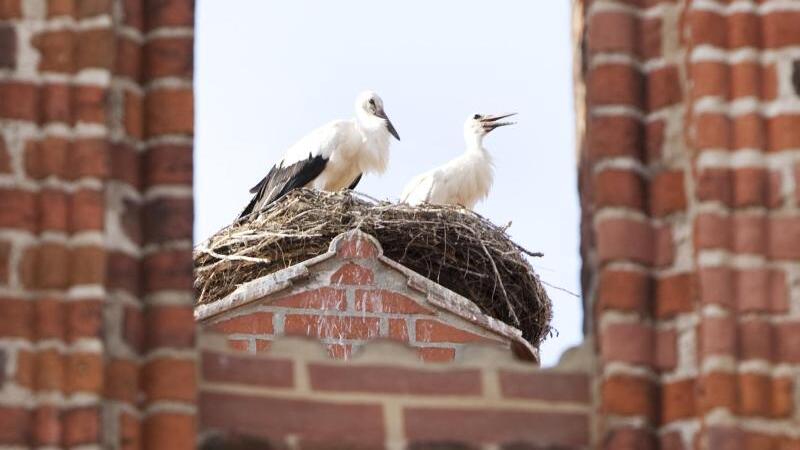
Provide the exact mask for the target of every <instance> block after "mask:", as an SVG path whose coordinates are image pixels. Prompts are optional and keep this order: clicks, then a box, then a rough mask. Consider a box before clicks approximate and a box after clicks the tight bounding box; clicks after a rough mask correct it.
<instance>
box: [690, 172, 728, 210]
mask: <svg viewBox="0 0 800 450" xmlns="http://www.w3.org/2000/svg"><path fill="white" fill-rule="evenodd" d="M732 178H733V177H732V173H731V171H730V170H728V169H705V170H702V171H701V172H700V173H699V175H698V177H697V192H696V194H697V198H698V200H701V201H709V202H720V203H722V204H724V205H731V204H732V203H733V202H732V198H731V197H732V195H733V182H732Z"/></svg>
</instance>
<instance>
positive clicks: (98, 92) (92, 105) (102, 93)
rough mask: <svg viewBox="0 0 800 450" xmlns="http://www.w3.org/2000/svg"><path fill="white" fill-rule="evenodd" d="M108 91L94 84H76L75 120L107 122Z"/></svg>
mask: <svg viewBox="0 0 800 450" xmlns="http://www.w3.org/2000/svg"><path fill="white" fill-rule="evenodd" d="M107 94H108V91H107V90H106V89H105V88H99V87H94V86H76V87H74V88H73V90H72V98H73V103H72V106H73V108H74V109H75V111H74V113H75V120H76V121H78V122H83V123H98V124H104V123H105V122H106V103H107V98H106V97H107Z"/></svg>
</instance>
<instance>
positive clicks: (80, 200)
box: [69, 189, 106, 233]
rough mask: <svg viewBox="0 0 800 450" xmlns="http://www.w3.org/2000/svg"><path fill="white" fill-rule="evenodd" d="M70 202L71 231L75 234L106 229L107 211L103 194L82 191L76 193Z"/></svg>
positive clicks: (93, 191) (89, 190) (87, 190)
mask: <svg viewBox="0 0 800 450" xmlns="http://www.w3.org/2000/svg"><path fill="white" fill-rule="evenodd" d="M70 200H71V201H70V209H69V212H70V230H71V231H72V232H73V233H76V232H80V231H87V230H97V231H100V230H103V229H104V225H105V220H104V219H105V212H106V211H105V195H104V194H103V193H102V192H100V191H96V190H93V189H81V190H78V191H75V193H74V194H72V197H71V198H70Z"/></svg>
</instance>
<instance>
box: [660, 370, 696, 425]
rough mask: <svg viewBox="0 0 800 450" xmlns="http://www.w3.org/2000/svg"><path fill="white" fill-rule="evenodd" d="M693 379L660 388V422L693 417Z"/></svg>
mask: <svg viewBox="0 0 800 450" xmlns="http://www.w3.org/2000/svg"><path fill="white" fill-rule="evenodd" d="M694 392H695V386H694V379H687V380H681V381H676V382H673V383H664V385H663V386H662V387H661V422H662V423H670V422H674V421H676V420H681V419H689V418H691V417H693V416H694V415H695V405H694V403H695V398H694Z"/></svg>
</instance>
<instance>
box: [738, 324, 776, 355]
mask: <svg viewBox="0 0 800 450" xmlns="http://www.w3.org/2000/svg"><path fill="white" fill-rule="evenodd" d="M738 338H739V352H740V355H741V359H742V360H743V361H747V360H764V361H771V360H772V356H773V355H772V353H773V352H772V349H773V347H774V336H773V327H772V325H771V324H770V323H769V322H767V321H765V320H763V319H749V320H747V321H743V322H740V323H739V333H738Z"/></svg>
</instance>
